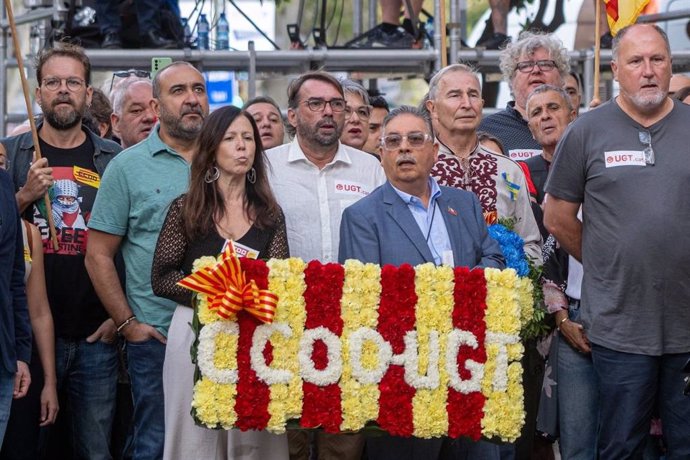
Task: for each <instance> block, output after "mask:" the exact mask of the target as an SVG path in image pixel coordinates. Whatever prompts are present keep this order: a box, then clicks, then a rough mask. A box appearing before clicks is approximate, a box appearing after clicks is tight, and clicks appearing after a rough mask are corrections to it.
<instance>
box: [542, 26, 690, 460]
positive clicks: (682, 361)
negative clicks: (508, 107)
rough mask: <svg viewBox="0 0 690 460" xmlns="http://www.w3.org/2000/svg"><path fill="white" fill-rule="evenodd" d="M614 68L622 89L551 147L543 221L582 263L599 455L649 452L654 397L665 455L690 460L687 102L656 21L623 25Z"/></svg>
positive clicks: (615, 46) (584, 317)
mask: <svg viewBox="0 0 690 460" xmlns="http://www.w3.org/2000/svg"><path fill="white" fill-rule="evenodd" d="M611 70H613V75H614V78H615V79H616V80H617V81H618V83H619V85H620V92H619V94H618V96H616V97H615V98H614V99H612V100H610V101H608V102H606V103H604V104H602V105H601V106H600V107H598V108H597V109H596V110H592V111H590V112H587V113H586V114H584V115H582V116H580V117H579V118H578V119H577V120H575V121H574V122H573V123H572V125H571V126H570V128H569V129H568V130H566V132H565V134H564V135H563V137H562V138H561V140H560V141H559V143H558V146H557V147H556V153H555V155H554V157H555V160H554V163H553V166H552V167H551V171H550V172H549V179H548V180H547V182H546V193H547V195H546V198H545V209H544V224H546V228H547V229H548V230H549V231H550V232H551V233H552V234H553V235H554V236H555V237H556V239H557V240H558V242H559V243H560V245H561V246H562V247H563V248H564V249H565V250H566V251H567V252H568V253H569V254H570V255H571V256H573V257H574V258H575V259H577V260H579V261H581V262H582V265H583V270H584V271H583V273H584V275H583V280H582V291H581V300H580V319H581V323H582V326H583V327H584V332H585V333H586V334H587V338H588V339H589V342H590V348H591V356H592V364H593V369H594V379H595V381H596V385H597V393H598V397H599V401H598V408H599V423H598V424H597V426H598V431H597V434H598V444H597V457H598V458H602V459H609V458H616V459H622V458H642V456H643V453H644V450H645V449H644V446H645V441H646V438H647V436H648V435H649V428H650V420H651V415H652V411H653V409H654V406H655V405H656V406H657V407H658V410H659V413H660V416H661V423H662V425H663V438H664V445H665V446H666V448H667V450H666V452H665V458H667V459H681V458H682V459H687V458H690V423H688V420H690V398H688V397H686V396H684V395H683V387H684V386H685V383H684V381H683V377H684V375H683V370H682V369H683V366H684V365H686V363H687V362H688V360H690V334H688V331H689V330H690V300H689V299H690V285H689V284H688V276H689V275H690V273H688V267H689V266H690V246H689V245H688V238H687V235H688V232H690V212H688V211H689V210H690V207H689V206H688V203H687V202H686V198H685V194H684V193H682V192H681V190H683V189H684V187H685V186H686V184H687V183H688V179H690V167H689V165H688V153H689V150H690V149H688V145H687V133H686V132H687V126H688V120H689V119H690V107H688V106H686V105H684V104H682V103H681V102H680V101H677V100H673V99H671V98H669V97H668V89H669V81H670V79H671V48H670V46H669V41H668V37H667V36H666V33H665V32H664V31H663V30H662V29H660V28H659V27H658V26H655V25H651V24H635V25H632V26H628V27H626V28H624V29H621V30H620V31H619V32H618V34H617V35H616V37H615V38H614V40H613V48H612V61H611ZM674 190H675V192H674ZM581 205H582V220H581V221H580V220H579V219H578V210H579V209H580V206H581ZM567 318H568V317H567V316H565V318H564V319H563V320H562V321H561V322H560V324H561V325H563V324H564V322H567ZM581 345H582V344H580V346H579V349H580V350H581V351H589V350H587V348H583V347H582V346H581Z"/></svg>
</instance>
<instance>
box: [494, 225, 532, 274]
mask: <svg viewBox="0 0 690 460" xmlns="http://www.w3.org/2000/svg"><path fill="white" fill-rule="evenodd" d="M489 236H491V238H493V239H495V240H496V241H497V242H498V244H499V246H501V252H503V257H504V258H505V259H506V266H507V267H508V268H512V269H514V270H515V271H516V272H517V274H518V275H519V276H527V275H528V274H529V264H528V263H527V257H526V256H525V249H524V247H523V245H524V241H522V238H520V235H518V234H517V233H515V232H513V231H512V230H508V228H506V227H505V226H504V225H502V224H493V225H491V226H489Z"/></svg>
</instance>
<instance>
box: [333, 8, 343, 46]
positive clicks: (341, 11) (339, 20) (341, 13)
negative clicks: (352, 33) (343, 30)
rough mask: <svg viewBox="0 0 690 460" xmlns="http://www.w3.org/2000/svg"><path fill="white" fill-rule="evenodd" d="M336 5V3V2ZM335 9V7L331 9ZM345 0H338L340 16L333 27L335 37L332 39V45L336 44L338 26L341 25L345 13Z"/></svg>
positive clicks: (338, 33)
mask: <svg viewBox="0 0 690 460" xmlns="http://www.w3.org/2000/svg"><path fill="white" fill-rule="evenodd" d="M336 6H337V3H336ZM333 11H335V9H334V10H333ZM344 13H345V0H340V16H339V18H338V27H337V28H336V29H335V38H334V39H333V45H332V46H336V45H337V44H338V37H340V27H341V26H342V25H343V16H344V15H345V14H344Z"/></svg>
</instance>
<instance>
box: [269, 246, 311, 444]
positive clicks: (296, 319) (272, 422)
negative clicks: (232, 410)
mask: <svg viewBox="0 0 690 460" xmlns="http://www.w3.org/2000/svg"><path fill="white" fill-rule="evenodd" d="M267 265H268V268H269V269H270V272H269V274H268V289H269V290H270V291H271V292H273V293H274V294H275V295H277V296H278V299H279V300H278V307H277V309H276V316H275V318H274V323H285V324H287V325H288V326H289V327H290V329H292V336H291V337H289V338H287V337H284V336H283V335H282V334H273V336H272V337H271V343H272V344H273V362H275V363H283V365H282V366H283V367H282V368H284V369H286V370H289V371H290V372H291V373H292V379H291V380H290V382H289V383H287V384H273V385H271V386H270V390H271V399H270V401H269V403H268V413H269V414H271V418H270V419H269V421H268V426H267V429H268V430H269V431H272V432H274V433H283V432H285V423H286V422H287V421H288V420H289V419H293V418H298V417H299V416H300V415H301V414H302V379H301V378H300V374H299V362H298V361H297V360H296V359H295V356H297V354H298V351H299V341H300V338H301V336H302V331H304V324H305V321H306V309H305V305H304V297H303V294H304V291H305V289H306V288H307V285H306V283H305V282H304V269H305V268H306V264H305V263H304V262H303V261H302V260H301V259H298V258H294V257H293V258H290V259H285V260H278V259H271V260H269V261H268V263H267Z"/></svg>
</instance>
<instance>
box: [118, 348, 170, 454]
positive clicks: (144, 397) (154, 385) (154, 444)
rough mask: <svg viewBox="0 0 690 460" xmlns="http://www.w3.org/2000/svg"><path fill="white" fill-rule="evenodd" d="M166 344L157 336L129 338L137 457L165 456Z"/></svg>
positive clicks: (134, 452) (128, 350) (128, 357)
mask: <svg viewBox="0 0 690 460" xmlns="http://www.w3.org/2000/svg"><path fill="white" fill-rule="evenodd" d="M164 360H165V344H163V343H161V342H159V341H158V340H156V339H150V340H146V341H144V342H127V367H128V370H129V378H130V379H131V382H132V398H133V400H134V440H133V454H132V458H133V459H134V460H148V459H151V460H158V459H161V458H163V443H164V441H165V423H164V420H165V409H164V400H163V361H164Z"/></svg>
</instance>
